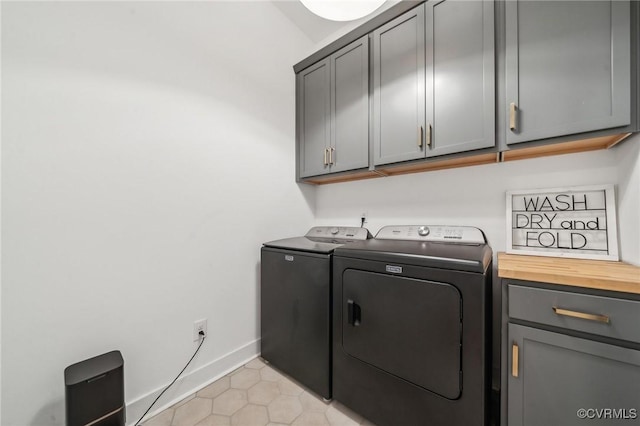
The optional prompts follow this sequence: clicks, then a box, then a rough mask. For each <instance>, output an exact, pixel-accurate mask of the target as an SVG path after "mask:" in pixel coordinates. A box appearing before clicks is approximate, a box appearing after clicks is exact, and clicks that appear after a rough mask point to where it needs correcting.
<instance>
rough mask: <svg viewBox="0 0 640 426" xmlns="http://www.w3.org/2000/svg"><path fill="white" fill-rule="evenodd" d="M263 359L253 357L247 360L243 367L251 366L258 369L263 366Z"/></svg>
mask: <svg viewBox="0 0 640 426" xmlns="http://www.w3.org/2000/svg"><path fill="white" fill-rule="evenodd" d="M264 365H265V364H264V361H263V360H261V359H260V358H254V359H252V360H251V361H249V362H248V363H246V364H245V365H244V367H245V368H253V369H256V370H260V369H261V368H262V367H264Z"/></svg>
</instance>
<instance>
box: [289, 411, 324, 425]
mask: <svg viewBox="0 0 640 426" xmlns="http://www.w3.org/2000/svg"><path fill="white" fill-rule="evenodd" d="M292 425H293V426H330V425H329V422H328V421H327V418H326V417H325V415H324V413H318V412H313V411H305V412H304V413H302V414H300V415H299V416H298V418H297V419H295V420H294V422H293V423H292Z"/></svg>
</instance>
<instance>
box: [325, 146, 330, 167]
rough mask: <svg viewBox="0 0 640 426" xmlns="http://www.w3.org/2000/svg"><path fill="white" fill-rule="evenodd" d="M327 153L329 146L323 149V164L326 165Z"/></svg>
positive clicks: (327, 163)
mask: <svg viewBox="0 0 640 426" xmlns="http://www.w3.org/2000/svg"><path fill="white" fill-rule="evenodd" d="M327 154H329V148H325V149H324V165H325V166H328V165H329V162H328V161H327Z"/></svg>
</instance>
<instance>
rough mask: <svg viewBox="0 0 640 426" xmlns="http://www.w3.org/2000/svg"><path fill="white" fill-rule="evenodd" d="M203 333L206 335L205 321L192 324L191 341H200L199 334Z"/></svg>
mask: <svg viewBox="0 0 640 426" xmlns="http://www.w3.org/2000/svg"><path fill="white" fill-rule="evenodd" d="M201 331H202V332H203V333H204V334H205V336H206V335H207V319H206V318H205V319H201V320H198V321H196V322H194V323H193V341H194V342H197V341H198V340H200V338H201V337H202V336H200V332H201Z"/></svg>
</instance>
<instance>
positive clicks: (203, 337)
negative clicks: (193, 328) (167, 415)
mask: <svg viewBox="0 0 640 426" xmlns="http://www.w3.org/2000/svg"><path fill="white" fill-rule="evenodd" d="M199 334H200V335H201V336H202V340H201V341H200V344H199V345H198V349H196V351H195V352H194V353H193V356H192V357H191V359H190V360H189V362H187V365H185V366H184V368H183V369H182V371H180V372H179V373H178V375H177V376H176V378H175V379H173V381H172V382H171V383H169V386H167V387H166V388H164V390H163V391H162V392H160V395H158V397H157V398H156V399H155V400H154V401H153V402H152V403H151V405H150V406H149V408H147V411H145V412H144V414H143V415H142V416H140V418H139V419H138V421H137V422H136V424H135V426H138V425H139V424H140V422H141V421H142V419H143V418H144V416H146V415H147V413H148V412H149V410H151V407H153V406H154V404H155V403H156V402H158V400H159V399H160V397H161V396H162V395H163V394H164V393H165V392H166V391H167V389H169V388H170V387H171V385H173V384H174V383H175V382H176V380H178V377H180V375H181V374H182V373H184V370H186V369H187V367H188V366H189V364H191V361H193V359H194V358H195V357H196V355H197V354H198V351H199V350H200V347H202V344H203V343H204V339H205V338H206V336H205V335H204V333H203V332H202V331H201V332H200V333H199Z"/></svg>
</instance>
